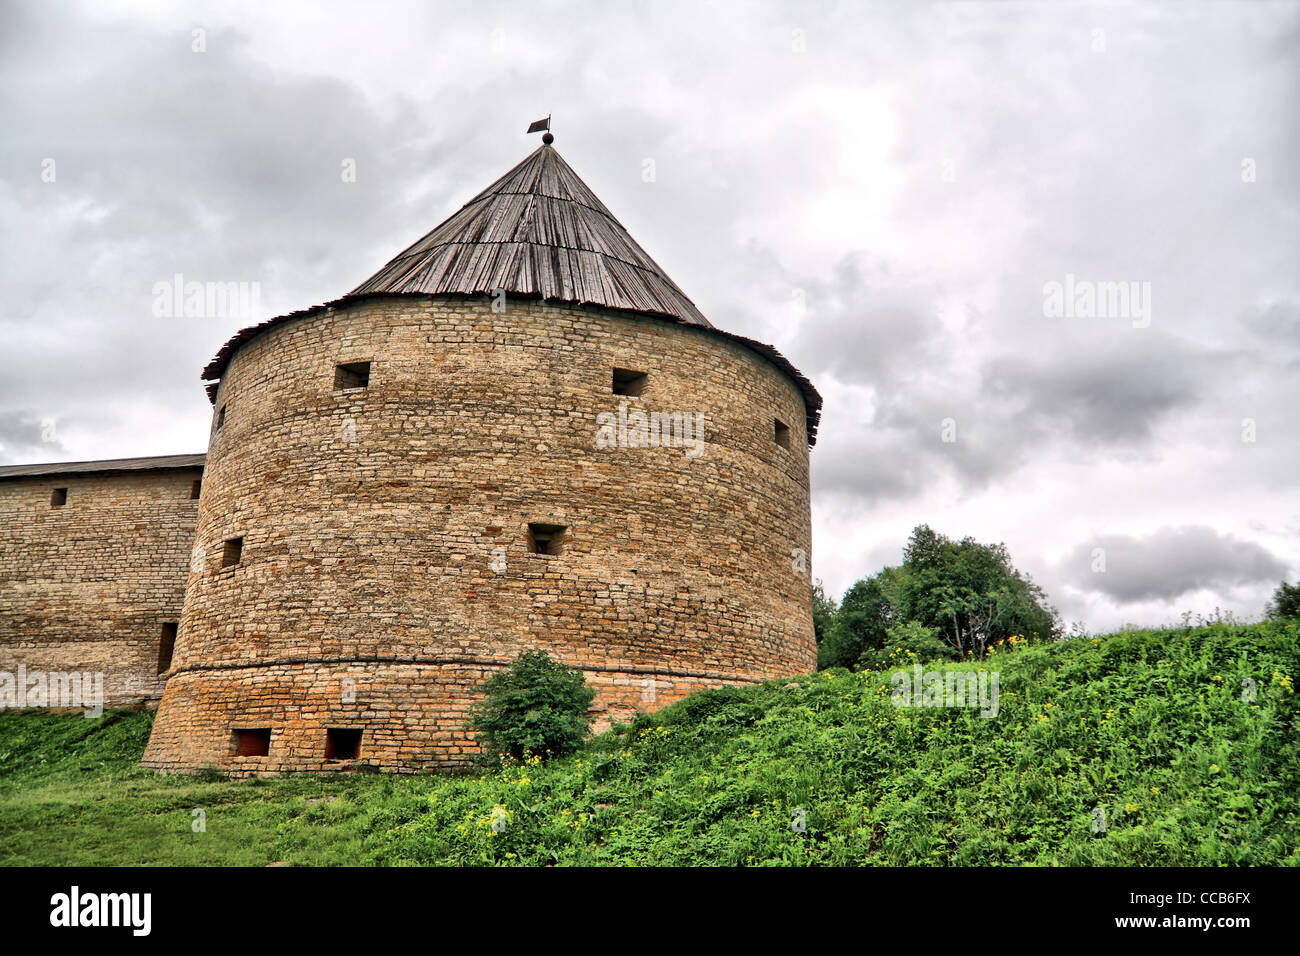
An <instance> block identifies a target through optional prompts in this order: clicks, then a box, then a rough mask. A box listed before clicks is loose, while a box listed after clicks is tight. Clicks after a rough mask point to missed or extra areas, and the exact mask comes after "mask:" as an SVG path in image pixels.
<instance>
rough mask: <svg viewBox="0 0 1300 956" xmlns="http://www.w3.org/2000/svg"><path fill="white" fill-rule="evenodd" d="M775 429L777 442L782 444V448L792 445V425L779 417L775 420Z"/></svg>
mask: <svg viewBox="0 0 1300 956" xmlns="http://www.w3.org/2000/svg"><path fill="white" fill-rule="evenodd" d="M773 430H774V431H775V438H776V443H777V444H778V445H780V446H781V447H782V448H789V447H790V426H789V425H787V424H786V423H785V422H783V421H781V419H779V418H778V419H776V420H775V422H774V429H773Z"/></svg>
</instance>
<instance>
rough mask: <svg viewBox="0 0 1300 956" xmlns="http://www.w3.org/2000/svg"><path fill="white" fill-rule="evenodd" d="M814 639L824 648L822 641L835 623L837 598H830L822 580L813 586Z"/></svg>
mask: <svg viewBox="0 0 1300 956" xmlns="http://www.w3.org/2000/svg"><path fill="white" fill-rule="evenodd" d="M812 592H813V609H812V610H813V637H814V638H815V639H816V641H817V646H818V647H821V646H822V641H823V640H824V639H825V638H826V635H827V634H828V633H829V632H830V629H831V626H832V625H833V624H834V623H835V612H836V610H837V608H836V605H835V598H833V597H828V596H827V594H826V588H825V587H823V586H822V582H821V579H820V578H819V579H818V580H817V583H816V584H814V585H813V589H812Z"/></svg>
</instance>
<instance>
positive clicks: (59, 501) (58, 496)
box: [50, 488, 68, 508]
mask: <svg viewBox="0 0 1300 956" xmlns="http://www.w3.org/2000/svg"><path fill="white" fill-rule="evenodd" d="M67 503H68V489H67V488H55V489H54V490H53V491H52V492H50V507H51V508H62V507H63V506H64V505H66V504H67Z"/></svg>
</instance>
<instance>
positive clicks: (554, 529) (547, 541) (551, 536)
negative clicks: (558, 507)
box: [528, 524, 566, 554]
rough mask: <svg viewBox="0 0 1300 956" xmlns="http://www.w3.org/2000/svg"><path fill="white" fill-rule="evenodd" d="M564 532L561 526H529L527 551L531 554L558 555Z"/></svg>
mask: <svg viewBox="0 0 1300 956" xmlns="http://www.w3.org/2000/svg"><path fill="white" fill-rule="evenodd" d="M565 530H566V526H565V525H562V524H529V525H528V550H529V551H530V552H532V553H533V554H559V553H560V548H561V546H562V545H563V543H564V532H565Z"/></svg>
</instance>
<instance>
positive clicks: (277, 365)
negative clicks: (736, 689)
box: [143, 145, 821, 773]
mask: <svg viewBox="0 0 1300 956" xmlns="http://www.w3.org/2000/svg"><path fill="white" fill-rule="evenodd" d="M204 377H205V378H207V379H209V380H211V381H212V384H211V385H209V394H210V396H211V397H212V398H213V403H214V407H215V416H214V421H213V431H212V436H211V439H210V447H209V451H208V458H207V468H206V471H205V474H204V479H203V485H202V497H201V500H200V502H199V514H198V530H197V541H196V545H195V549H194V560H193V562H192V567H191V573H190V577H189V582H188V586H187V589H186V595H185V605H184V611H183V613H182V615H181V621H180V628H179V635H178V638H177V643H176V650H175V654H174V656H173V661H172V666H171V669H170V670H169V671H168V674H167V678H168V679H167V685H166V689H165V691H164V695H163V699H162V703H161V705H160V707H159V710H158V715H157V719H156V722H155V725H154V730H153V734H152V737H151V739H150V741H149V746H148V748H147V750H146V752H145V756H144V761H143V763H144V765H145V766H149V767H156V768H161V769H190V768H198V767H207V766H211V767H218V768H220V769H222V770H225V771H227V772H233V773H244V772H261V771H277V770H324V769H337V768H338V767H340V766H348V765H351V764H352V763H355V762H361V763H367V764H372V765H375V766H379V767H383V768H387V769H399V770H419V769H425V768H431V767H455V766H458V765H464V764H465V763H467V762H468V760H469V759H470V758H471V757H472V755H473V753H474V751H475V750H476V747H475V745H474V742H473V739H472V734H471V731H470V730H469V728H468V727H467V726H466V722H465V720H466V715H467V709H468V707H469V705H470V704H471V703H472V702H473V700H474V699H475V698H476V687H477V685H478V684H480V683H481V682H482V681H483V680H484V679H485V678H486V677H487V676H489V675H490V674H491V673H492V672H493V671H494V670H495V669H497V668H500V667H502V666H504V665H506V664H508V663H509V662H510V661H511V660H513V659H514V658H515V657H516V656H517V655H518V654H519V653H521V652H522V651H524V650H529V649H537V650H543V651H545V652H547V653H548V654H550V655H551V656H552V657H553V658H556V659H558V660H561V661H563V662H565V663H568V664H571V665H573V666H576V667H580V668H582V670H583V671H584V672H585V674H586V677H587V679H588V681H589V682H591V683H592V684H593V686H594V687H595V688H596V690H597V700H596V704H595V707H596V711H597V713H596V716H597V719H598V725H599V724H600V723H603V722H606V721H608V720H611V719H613V720H626V719H628V718H629V717H630V716H631V715H632V714H633V713H635V712H637V711H642V710H651V709H654V708H657V707H660V706H662V705H664V704H667V703H670V702H672V701H674V700H677V699H679V698H681V697H683V696H685V695H687V694H689V693H692V692H694V691H697V690H700V689H703V688H707V687H717V686H721V685H726V684H742V683H750V682H755V681H760V680H764V679H767V678H772V677H781V676H789V675H794V674H798V673H803V672H806V671H808V670H810V669H812V668H813V666H814V664H815V658H816V653H815V646H814V640H813V625H812V595H811V587H810V576H809V572H808V561H809V555H810V515H809V482H808V465H809V462H808V448H809V446H810V445H811V444H812V441H813V440H814V438H815V435H816V425H817V420H818V415H819V411H820V404H821V400H820V398H819V396H818V395H817V392H816V391H815V390H814V389H813V387H812V385H811V384H810V383H809V382H808V381H807V380H806V379H805V378H804V377H803V376H802V375H800V374H799V373H798V372H797V371H796V370H795V369H794V368H793V367H792V366H791V365H790V364H789V363H788V362H787V361H786V360H785V359H784V358H782V357H781V356H780V354H779V353H777V352H776V351H775V350H774V349H772V348H770V347H769V346H765V345H762V344H761V343H757V342H754V341H752V340H749V339H745V338H742V337H740V336H736V335H731V334H728V333H725V332H722V331H720V330H717V329H715V328H713V327H712V326H711V325H710V324H709V323H708V321H707V320H706V319H705V318H704V317H703V316H702V315H701V314H700V313H699V311H698V309H696V307H695V306H694V305H693V304H692V303H691V302H690V300H689V299H687V298H686V296H685V295H684V294H683V293H682V292H681V290H680V289H678V288H677V286H676V285H674V284H673V283H672V281H671V280H669V279H668V278H667V276H665V275H664V274H663V272H662V270H660V269H659V267H658V266H657V265H656V264H655V263H654V262H653V260H651V259H650V257H649V256H648V255H646V253H645V252H644V251H643V250H642V249H641V248H640V247H639V246H638V245H637V244H636V243H635V241H633V240H632V238H631V237H630V236H629V235H628V234H627V232H626V231H625V230H624V229H623V227H622V226H621V225H620V224H619V223H618V221H617V220H615V219H614V217H613V216H612V215H611V214H610V213H609V211H608V210H606V209H605V207H604V206H603V205H602V204H601V203H600V201H599V200H598V199H596V197H595V196H594V195H593V194H592V193H591V191H590V190H589V189H588V188H587V187H586V185H585V184H583V183H582V181H581V180H580V179H578V177H577V175H576V174H575V173H574V172H573V171H572V169H570V168H569V166H568V165H567V164H566V163H565V162H564V161H563V160H562V159H561V158H560V157H559V155H558V153H556V151H555V150H554V148H553V147H551V146H550V145H543V146H542V147H540V148H539V149H538V150H536V151H535V152H534V153H532V154H531V155H530V156H528V157H527V158H526V159H525V160H524V161H523V162H522V163H520V164H519V165H518V166H516V167H515V168H514V169H512V170H511V171H510V172H509V173H507V174H506V175H505V176H504V177H502V178H501V179H500V180H498V181H497V182H496V183H494V184H493V185H492V186H490V187H489V188H488V189H487V190H485V191H484V192H483V193H481V194H480V195H478V196H477V197H475V198H474V199H473V200H471V201H470V202H469V203H468V204H466V205H465V206H464V207H463V208H462V209H461V210H460V211H459V212H457V213H456V214H455V215H453V216H452V217H451V218H450V219H448V220H447V221H446V222H445V223H443V224H442V225H440V226H439V227H437V228H436V229H434V230H433V231H432V232H431V233H429V234H428V235H427V236H425V237H424V238H422V239H421V240H420V241H418V242H417V243H416V244H415V245H413V246H411V247H410V248H409V249H407V250H405V251H404V252H403V253H401V254H400V255H399V256H398V257H397V258H395V259H394V260H393V261H392V262H391V263H389V264H388V265H387V266H385V267H384V269H382V270H381V271H380V272H379V273H378V274H377V275H376V276H374V277H373V278H372V279H370V280H369V281H367V282H365V283H363V284H362V285H361V286H360V287H358V288H357V289H356V290H354V291H353V292H352V293H350V294H348V295H347V296H345V297H344V298H342V299H340V300H337V301H335V302H332V303H329V304H327V305H324V306H320V307H317V308H314V309H309V310H306V311H303V312H298V313H293V314H290V315H286V316H282V317H279V318H276V319H272V320H270V321H268V322H265V323H263V324H262V325H260V326H257V327H254V328H252V329H247V330H245V331H243V332H241V333H239V334H238V335H236V336H235V337H234V338H233V339H232V340H231V341H230V342H229V343H227V344H226V346H224V347H223V348H222V350H221V352H220V353H219V354H218V355H217V357H216V358H215V359H214V360H213V362H212V363H211V364H209V366H208V368H207V369H206V370H205V372H204Z"/></svg>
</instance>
